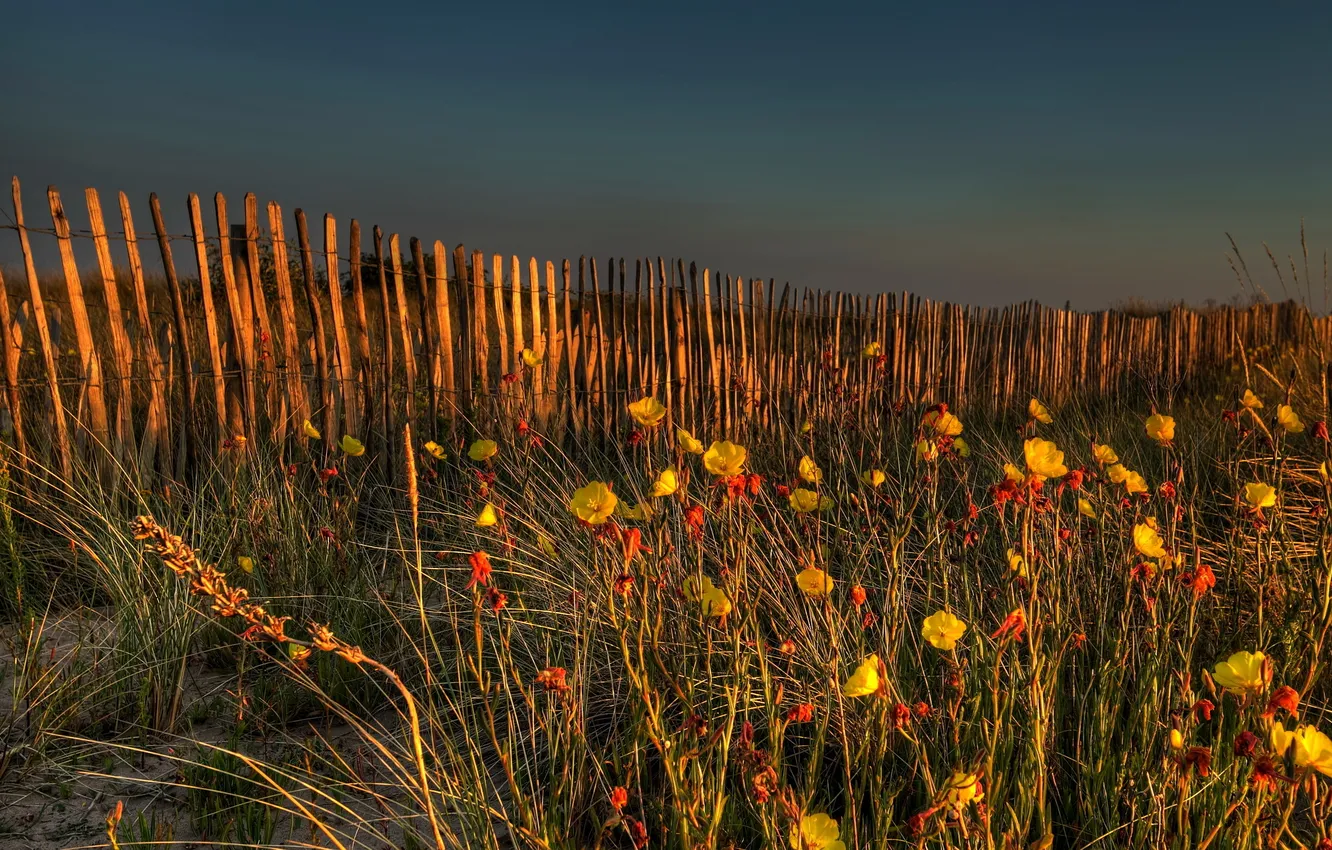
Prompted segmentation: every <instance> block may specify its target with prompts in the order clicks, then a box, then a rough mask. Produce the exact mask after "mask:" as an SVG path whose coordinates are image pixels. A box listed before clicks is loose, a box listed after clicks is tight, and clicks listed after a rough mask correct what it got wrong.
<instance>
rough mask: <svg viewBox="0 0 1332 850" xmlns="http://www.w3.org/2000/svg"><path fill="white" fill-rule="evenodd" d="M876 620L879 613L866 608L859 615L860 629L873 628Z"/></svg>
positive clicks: (877, 620)
mask: <svg viewBox="0 0 1332 850" xmlns="http://www.w3.org/2000/svg"><path fill="white" fill-rule="evenodd" d="M877 622H879V615H878V614H875V613H874V612H873V611H870V610H868V609H867V610H866V611H865V613H864V614H861V615H860V627H861V628H862V629H870V628H873V627H874V624H875V623H877Z"/></svg>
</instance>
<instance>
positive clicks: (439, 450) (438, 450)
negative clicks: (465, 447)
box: [425, 440, 448, 460]
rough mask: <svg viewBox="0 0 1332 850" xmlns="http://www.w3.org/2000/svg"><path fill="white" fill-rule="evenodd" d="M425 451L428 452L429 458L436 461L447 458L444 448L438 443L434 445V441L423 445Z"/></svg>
mask: <svg viewBox="0 0 1332 850" xmlns="http://www.w3.org/2000/svg"><path fill="white" fill-rule="evenodd" d="M425 450H426V451H427V452H429V453H430V456H431V457H433V458H435V459H436V460H443V459H444V458H446V457H448V455H447V453H446V452H445V451H444V447H443V446H441V445H440V444H439V443H436V442H435V441H434V440H431V441H430V442H428V443H426V444H425Z"/></svg>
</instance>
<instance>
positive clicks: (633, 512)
mask: <svg viewBox="0 0 1332 850" xmlns="http://www.w3.org/2000/svg"><path fill="white" fill-rule="evenodd" d="M615 513H616V515H617V516H622V517H624V518H625V519H633V520H639V521H642V520H645V519H652V506H651V505H649V504H648V503H647V502H639V503H638V504H636V505H634V506H633V507H632V508H628V507H625V504H624V502H617V503H616V505H615Z"/></svg>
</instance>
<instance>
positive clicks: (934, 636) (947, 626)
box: [920, 611, 967, 652]
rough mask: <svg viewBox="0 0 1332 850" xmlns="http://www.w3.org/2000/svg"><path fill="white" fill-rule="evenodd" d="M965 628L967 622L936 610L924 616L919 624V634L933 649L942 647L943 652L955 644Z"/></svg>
mask: <svg viewBox="0 0 1332 850" xmlns="http://www.w3.org/2000/svg"><path fill="white" fill-rule="evenodd" d="M966 630H967V624H966V623H964V622H962V621H961V620H959V619H958V618H957V617H954V616H953V615H952V614H950V613H948V612H947V611H936V612H934V613H933V614H931V615H930V616H928V617H926V618H925V622H924V623H922V624H921V627H920V634H921V637H923V638H925V639H926V640H927V641H929V642H930V644H931V645H932V646H933V647H934V648H935V649H942V650H944V651H945V652H947V651H948V650H950V649H952V648H953V647H955V646H957V642H958V640H960V639H961V637H962V635H963V633H964V632H966Z"/></svg>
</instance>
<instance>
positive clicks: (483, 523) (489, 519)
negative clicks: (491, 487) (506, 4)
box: [476, 502, 499, 528]
mask: <svg viewBox="0 0 1332 850" xmlns="http://www.w3.org/2000/svg"><path fill="white" fill-rule="evenodd" d="M497 522H499V511H497V510H495V506H494V505H492V504H490V503H489V502H486V506H485V507H484V508H482V509H481V513H479V514H477V516H476V527H477V528H489V527H490V526H492V525H494V524H495V523H497Z"/></svg>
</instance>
